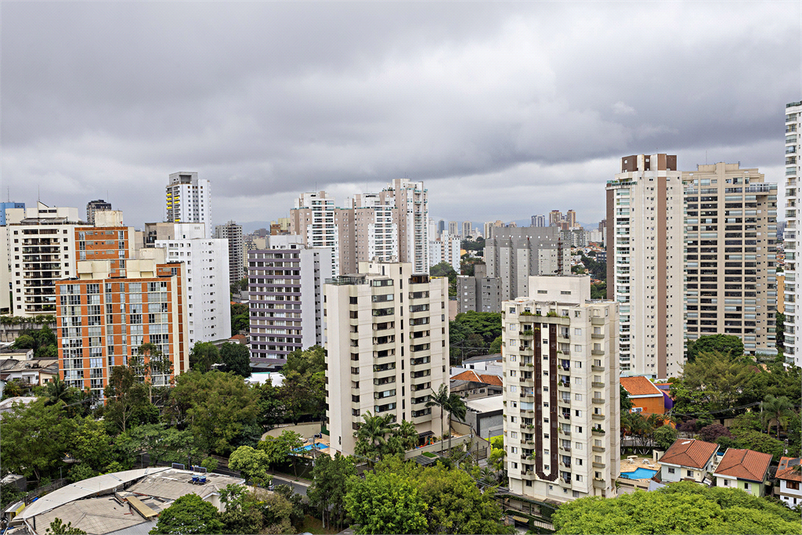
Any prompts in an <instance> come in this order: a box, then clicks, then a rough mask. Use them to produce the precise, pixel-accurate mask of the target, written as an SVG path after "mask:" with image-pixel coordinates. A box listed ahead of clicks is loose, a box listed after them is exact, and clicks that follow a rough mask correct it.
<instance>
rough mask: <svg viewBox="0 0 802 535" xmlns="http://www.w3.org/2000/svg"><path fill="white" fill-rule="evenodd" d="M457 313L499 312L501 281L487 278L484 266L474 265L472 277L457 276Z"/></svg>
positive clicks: (495, 278)
mask: <svg viewBox="0 0 802 535" xmlns="http://www.w3.org/2000/svg"><path fill="white" fill-rule="evenodd" d="M457 306H458V308H457V313H458V314H462V313H464V312H469V311H471V310H473V311H476V312H501V279H499V278H497V277H488V276H487V266H486V265H485V264H474V275H473V276H472V277H469V276H468V275H457Z"/></svg>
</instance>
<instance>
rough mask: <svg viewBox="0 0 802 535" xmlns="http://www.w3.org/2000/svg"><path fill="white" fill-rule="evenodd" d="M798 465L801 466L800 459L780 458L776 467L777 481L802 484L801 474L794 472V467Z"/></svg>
mask: <svg viewBox="0 0 802 535" xmlns="http://www.w3.org/2000/svg"><path fill="white" fill-rule="evenodd" d="M800 464H802V457H796V458H794V457H783V458H781V459H780V465H779V466H778V467H777V479H784V480H786V481H801V482H802V472H800V471H798V470H794V466H799V465H800Z"/></svg>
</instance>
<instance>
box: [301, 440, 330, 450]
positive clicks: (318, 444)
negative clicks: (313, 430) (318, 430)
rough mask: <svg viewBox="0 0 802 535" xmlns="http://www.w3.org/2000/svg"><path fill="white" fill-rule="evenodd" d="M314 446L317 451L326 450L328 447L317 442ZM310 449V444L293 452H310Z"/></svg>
mask: <svg viewBox="0 0 802 535" xmlns="http://www.w3.org/2000/svg"><path fill="white" fill-rule="evenodd" d="M316 446H317V449H319V450H325V449H327V448H328V446H326V445H325V444H323V443H322V442H317V443H316ZM311 449H312V444H307V445H306V446H303V447H301V448H298V449H296V450H295V451H309V450H311Z"/></svg>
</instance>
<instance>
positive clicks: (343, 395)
mask: <svg viewBox="0 0 802 535" xmlns="http://www.w3.org/2000/svg"><path fill="white" fill-rule="evenodd" d="M324 293H325V303H326V304H325V309H326V336H327V343H326V347H327V350H328V352H327V353H328V354H327V357H326V359H327V372H326V380H327V384H328V390H327V394H326V396H327V399H326V401H327V403H328V407H329V408H328V411H327V417H328V426H329V430H330V433H331V435H330V438H331V447H332V448H333V449H334V451H338V452H342V453H344V454H348V455H350V454H353V453H354V445H355V438H354V432H355V431H356V429H357V426H358V425H359V423H360V422H362V418H361V416H362V414H364V413H366V412H367V411H370V412H371V414H379V415H385V414H390V415H392V416H393V418H394V419H395V421H397V422H399V423H400V422H401V421H402V420H408V421H410V422H412V423H413V424H415V426H416V428H417V430H418V433H419V434H420V435H421V436H426V435H433V434H435V435H439V434H440V414H439V411H436V410H435V411H434V412H433V411H432V409H431V407H426V402H427V401H428V400H429V396H430V395H431V394H432V392H434V391H436V390H438V389H439V388H440V385H443V384H445V385H448V371H447V367H448V355H449V348H448V320H447V315H446V314H447V308H446V305H447V302H448V281H447V280H446V279H444V278H438V279H430V278H429V276H428V275H426V274H416V273H414V269H413V267H412V265H411V264H410V263H406V262H405V263H378V262H362V263H360V265H359V273H358V274H355V275H351V276H339V277H334V278H332V279H331V280H330V281H329V282H328V283H327V284H326V285H325V287H324Z"/></svg>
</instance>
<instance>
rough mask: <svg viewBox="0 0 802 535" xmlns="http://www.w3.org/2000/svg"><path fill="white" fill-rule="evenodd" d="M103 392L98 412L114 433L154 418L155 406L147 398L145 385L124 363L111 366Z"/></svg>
mask: <svg viewBox="0 0 802 535" xmlns="http://www.w3.org/2000/svg"><path fill="white" fill-rule="evenodd" d="M104 394H105V397H106V405H105V407H103V408H102V409H101V411H100V415H101V416H103V418H104V421H105V422H106V423H107V426H108V427H109V429H110V430H113V432H115V433H124V432H125V431H126V430H128V429H129V428H131V427H132V426H134V427H135V426H137V425H140V424H145V423H153V422H155V421H156V420H158V417H159V409H158V408H157V407H156V406H155V405H154V404H153V403H151V402H150V399H149V398H148V390H147V387H146V386H145V385H144V384H142V383H141V382H140V381H139V378H138V377H137V376H136V372H135V371H134V370H133V369H132V368H129V367H128V366H113V367H112V368H111V373H110V374H109V383H108V386H106V388H105V390H104Z"/></svg>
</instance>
